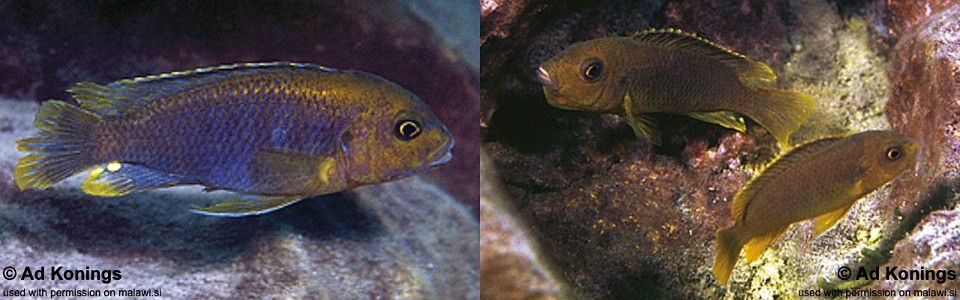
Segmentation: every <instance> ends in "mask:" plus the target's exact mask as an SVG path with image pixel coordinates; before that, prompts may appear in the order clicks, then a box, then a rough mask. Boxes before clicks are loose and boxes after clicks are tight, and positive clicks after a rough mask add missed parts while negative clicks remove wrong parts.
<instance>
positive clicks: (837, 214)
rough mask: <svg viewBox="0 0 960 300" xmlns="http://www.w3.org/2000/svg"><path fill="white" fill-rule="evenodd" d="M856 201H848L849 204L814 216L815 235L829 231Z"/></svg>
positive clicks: (818, 235)
mask: <svg viewBox="0 0 960 300" xmlns="http://www.w3.org/2000/svg"><path fill="white" fill-rule="evenodd" d="M854 203H856V201H852V202H850V204H849V205H847V206H844V207H841V208H838V209H836V210H834V211H831V212H828V213H825V214H822V215H820V216H818V217H816V218H813V232H816V234H817V235H816V236H817V237H820V236H821V235H823V234H824V233H826V232H827V231H829V230H830V229H831V228H833V226H835V225H837V223H839V222H840V220H843V217H846V216H847V212H849V211H850V208H851V207H853V204H854Z"/></svg>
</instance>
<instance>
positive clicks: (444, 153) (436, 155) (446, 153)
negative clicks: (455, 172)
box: [428, 138, 455, 168]
mask: <svg viewBox="0 0 960 300" xmlns="http://www.w3.org/2000/svg"><path fill="white" fill-rule="evenodd" d="M453 144H455V142H454V141H453V138H450V139H449V140H448V141H447V143H446V144H444V145H443V146H441V147H440V148H437V150H435V151H433V153H430V156H429V157H430V161H431V163H430V165H429V166H428V168H433V167H436V166H439V165H442V164H445V163H447V162H449V161H450V160H451V159H453V153H451V152H450V150H451V149H453Z"/></svg>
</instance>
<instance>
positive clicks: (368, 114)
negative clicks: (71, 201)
mask: <svg viewBox="0 0 960 300" xmlns="http://www.w3.org/2000/svg"><path fill="white" fill-rule="evenodd" d="M68 91H69V92H70V93H72V94H73V97H74V99H75V100H77V102H79V103H80V106H79V107H78V106H74V105H71V104H68V103H66V102H63V101H57V100H53V101H47V102H44V103H43V105H42V106H41V107H40V111H39V112H38V113H37V115H36V120H35V122H34V126H36V127H37V129H39V130H40V134H39V135H38V136H37V137H32V138H27V139H23V140H20V141H18V142H17V145H18V150H19V151H23V152H29V154H28V155H27V156H25V157H23V158H21V159H20V161H19V162H18V164H17V167H16V169H15V170H14V179H15V181H16V183H17V186H18V187H19V188H20V189H27V188H37V189H43V188H47V187H49V186H51V185H53V184H55V183H57V182H60V181H62V180H64V179H66V178H68V177H70V176H73V175H74V174H77V173H80V172H83V171H85V170H88V169H89V170H91V171H90V176H89V177H88V178H87V179H86V180H84V181H83V184H82V186H81V189H82V190H83V191H84V192H85V193H87V194H90V195H96V196H104V197H116V196H123V195H127V194H130V193H133V192H138V191H144V190H151V189H156V188H162V187H169V186H175V185H182V184H199V185H203V186H204V187H206V188H207V189H223V190H230V191H235V192H238V193H240V194H245V196H242V197H243V198H252V199H235V200H227V201H224V202H221V203H218V204H214V205H211V206H208V207H202V208H201V207H196V208H195V209H194V211H195V212H198V213H202V214H208V215H216V216H246V215H257V214H263V213H267V212H270V211H274V210H277V209H280V208H282V207H285V206H288V205H290V204H293V203H295V202H297V201H299V200H302V199H304V198H307V197H311V196H317V195H325V194H330V193H336V192H341V191H344V190H347V189H351V188H354V187H358V186H362V185H368V184H376V183H382V182H387V181H391V180H396V179H400V178H403V177H407V176H411V175H413V174H416V173H418V172H421V171H424V170H428V169H431V168H434V167H437V166H439V165H442V164H444V163H446V162H448V161H449V160H450V159H451V158H452V154H451V152H450V151H451V148H452V147H453V145H454V140H453V137H452V135H451V134H450V131H449V130H448V129H447V128H446V127H445V126H444V125H443V124H442V123H441V122H440V120H439V119H438V118H437V117H436V116H435V115H434V114H433V112H432V111H431V110H430V108H429V107H428V106H427V105H426V104H425V103H423V102H422V101H421V100H420V99H419V98H417V97H416V96H415V95H413V94H412V93H410V92H409V91H407V90H405V89H403V88H402V87H400V86H398V85H396V84H394V83H392V82H390V81H387V80H386V79H383V78H381V77H379V76H376V75H373V74H369V73H364V72H360V71H350V70H343V71H342V70H335V69H331V68H326V67H322V66H317V65H311V64H302V63H286V62H272V63H248V64H234V65H224V66H219V67H211V68H201V69H196V70H192V71H184V72H173V73H168V74H162V75H153V76H146V77H138V78H133V79H124V80H119V81H115V82H113V83H110V84H107V85H99V84H95V83H90V82H81V83H78V84H77V85H76V86H74V87H73V88H71V89H69V90H68ZM238 198H239V197H238Z"/></svg>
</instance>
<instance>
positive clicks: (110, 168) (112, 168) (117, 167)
mask: <svg viewBox="0 0 960 300" xmlns="http://www.w3.org/2000/svg"><path fill="white" fill-rule="evenodd" d="M122 166H123V165H121V164H120V163H119V162H111V163H109V164H107V171H110V173H113V172H116V171H120V167H122Z"/></svg>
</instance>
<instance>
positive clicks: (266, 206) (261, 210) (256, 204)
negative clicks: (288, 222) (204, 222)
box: [190, 196, 303, 217]
mask: <svg viewBox="0 0 960 300" xmlns="http://www.w3.org/2000/svg"><path fill="white" fill-rule="evenodd" d="M300 200H303V197H300V196H259V197H257V198H256V199H254V200H242V199H231V200H227V201H223V202H220V203H217V204H214V205H210V206H207V207H199V206H194V207H193V209H191V210H190V211H192V212H195V213H198V214H203V215H208V216H215V217H246V216H254V215H262V214H265V213H268V212H272V211H275V210H278V209H281V208H284V207H287V206H289V205H291V204H294V203H297V202H298V201H300Z"/></svg>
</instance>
